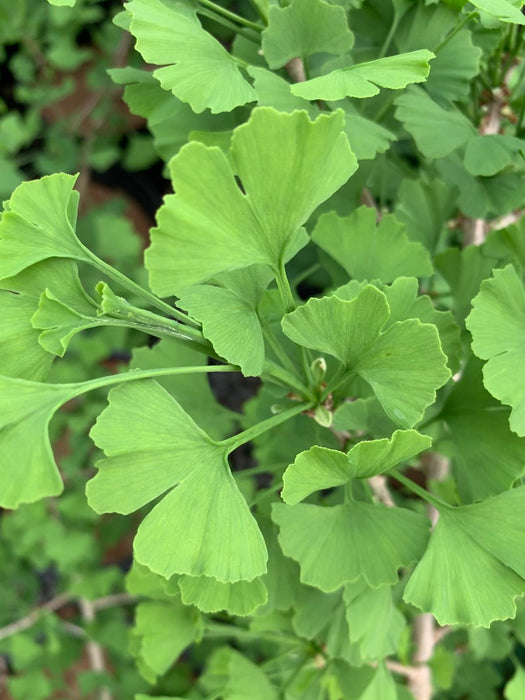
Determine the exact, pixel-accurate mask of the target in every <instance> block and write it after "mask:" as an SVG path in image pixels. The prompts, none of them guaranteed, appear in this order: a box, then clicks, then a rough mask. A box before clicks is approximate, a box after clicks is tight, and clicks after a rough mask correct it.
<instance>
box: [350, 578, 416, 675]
mask: <svg viewBox="0 0 525 700" xmlns="http://www.w3.org/2000/svg"><path fill="white" fill-rule="evenodd" d="M343 597H344V602H345V607H346V621H347V622H348V628H349V633H350V634H349V637H350V642H351V643H352V644H358V645H359V653H360V656H361V658H362V659H363V660H364V661H378V660H380V659H383V658H384V657H385V656H388V655H389V654H393V653H395V652H396V651H397V645H398V642H399V637H400V635H401V632H402V631H403V628H404V627H405V624H406V623H405V618H404V617H403V615H402V613H401V612H400V611H399V610H398V609H397V607H396V606H395V604H394V601H393V599H392V589H391V588H390V586H381V588H369V587H368V586H367V585H366V583H365V582H364V580H363V579H358V580H357V581H356V582H354V583H347V584H345V587H344V593H343Z"/></svg>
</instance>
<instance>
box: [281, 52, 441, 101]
mask: <svg viewBox="0 0 525 700" xmlns="http://www.w3.org/2000/svg"><path fill="white" fill-rule="evenodd" d="M432 58H434V54H433V53H431V52H430V51H427V50H426V49H421V50H419V51H410V52H409V53H405V54H399V55H397V56H387V57H386V58H379V59H377V60H375V61H368V62H366V63H358V64H356V65H353V66H349V67H348V68H341V69H338V70H334V71H332V72H331V73H328V74H327V75H322V76H319V77H318V78H312V79H311V80H306V81H305V82H302V83H296V84H295V85H292V88H291V90H292V93H293V94H294V95H297V96H298V97H304V98H305V99H307V100H331V101H335V100H342V99H344V98H345V97H372V96H373V95H377V94H378V93H379V88H390V89H392V90H399V89H400V88H404V87H406V86H407V85H409V84H410V83H421V82H423V81H424V80H425V79H426V77H427V76H428V72H429V70H430V65H429V61H430V60H431V59H432Z"/></svg>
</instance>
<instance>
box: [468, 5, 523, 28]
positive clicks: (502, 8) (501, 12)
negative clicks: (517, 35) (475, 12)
mask: <svg viewBox="0 0 525 700" xmlns="http://www.w3.org/2000/svg"><path fill="white" fill-rule="evenodd" d="M470 1H471V2H472V4H473V5H474V6H475V7H477V8H478V9H479V10H483V12H488V13H489V15H494V16H495V17H497V18H498V19H499V20H501V21H502V22H512V23H513V24H525V17H524V16H523V15H522V13H521V12H520V10H519V9H518V8H517V7H515V6H514V5H512V4H511V3H510V2H507V0H470Z"/></svg>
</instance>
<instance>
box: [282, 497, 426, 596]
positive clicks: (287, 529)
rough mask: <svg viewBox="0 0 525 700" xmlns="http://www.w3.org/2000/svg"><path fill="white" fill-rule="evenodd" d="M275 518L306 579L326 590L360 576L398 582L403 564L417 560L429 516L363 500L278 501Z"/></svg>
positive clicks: (285, 547) (288, 552) (372, 580)
mask: <svg viewBox="0 0 525 700" xmlns="http://www.w3.org/2000/svg"><path fill="white" fill-rule="evenodd" d="M272 518H273V520H274V521H275V522H276V523H277V524H278V525H279V528H280V534H279V542H280V544H281V547H282V550H283V552H284V553H285V554H286V555H287V556H289V557H291V558H292V559H295V561H297V562H298V563H299V566H300V568H301V581H302V582H303V583H306V584H308V585H310V586H315V587H316V588H320V589H321V590H322V591H326V592H330V591H335V590H336V589H337V588H339V587H340V586H342V585H343V584H344V583H347V582H349V581H356V580H357V579H358V578H359V577H360V576H362V577H364V579H365V580H366V581H367V583H368V585H370V586H372V587H374V588H375V587H377V586H381V585H383V584H387V583H388V584H393V583H395V582H396V581H397V576H398V574H397V571H398V569H399V567H401V566H406V565H408V564H409V563H410V562H412V561H415V560H417V559H418V558H419V557H420V555H421V553H422V552H423V551H424V548H425V544H426V541H427V539H428V521H427V519H426V518H425V517H424V516H422V515H419V514H418V513H414V512H412V511H409V510H405V509H404V508H387V507H386V506H382V505H370V504H368V503H361V502H359V501H354V502H351V503H346V504H345V505H339V506H333V507H321V506H315V505H310V504H307V503H299V504H298V505H295V506H289V505H285V504H284V503H274V504H273V508H272ZM305 532H308V533H309V534H308V537H305Z"/></svg>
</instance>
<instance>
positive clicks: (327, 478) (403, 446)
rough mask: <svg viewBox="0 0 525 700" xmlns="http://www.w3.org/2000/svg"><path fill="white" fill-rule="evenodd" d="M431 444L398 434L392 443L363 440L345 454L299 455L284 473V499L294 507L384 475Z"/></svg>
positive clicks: (410, 433) (313, 451) (315, 450)
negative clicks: (327, 491) (325, 491)
mask: <svg viewBox="0 0 525 700" xmlns="http://www.w3.org/2000/svg"><path fill="white" fill-rule="evenodd" d="M431 444H432V441H431V439H430V438H429V437H427V436H426V435H420V434H419V433H418V432H416V431H415V430H396V431H395V433H394V434H393V435H392V437H391V438H390V439H388V438H382V439H380V440H363V441H362V442H359V443H358V444H357V445H354V447H352V449H351V450H350V451H349V452H348V454H345V453H344V452H340V451H337V450H330V449H328V448H326V447H319V446H318V445H315V446H314V447H311V448H310V449H309V450H306V451H305V452H301V453H300V454H298V455H297V457H296V459H295V462H294V463H293V464H291V465H290V466H289V467H288V468H287V469H286V471H285V473H284V477H283V481H284V489H283V491H282V498H283V500H284V501H285V502H286V503H289V504H291V505H293V504H295V503H298V502H299V501H302V500H303V499H304V498H306V497H307V496H309V495H310V494H311V493H313V492H314V491H320V490H322V489H328V488H333V487H334V486H341V485H342V484H346V483H347V482H348V481H350V479H365V478H366V479H368V478H369V477H371V476H375V475H376V474H383V473H384V472H387V471H389V470H390V469H392V468H393V467H395V466H396V465H397V464H399V463H400V462H405V461H407V460H408V459H411V458H412V457H415V456H416V455H417V454H419V453H420V452H422V451H423V450H426V449H428V448H429V447H430V445H431Z"/></svg>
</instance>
